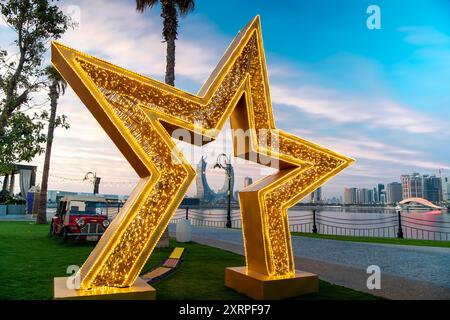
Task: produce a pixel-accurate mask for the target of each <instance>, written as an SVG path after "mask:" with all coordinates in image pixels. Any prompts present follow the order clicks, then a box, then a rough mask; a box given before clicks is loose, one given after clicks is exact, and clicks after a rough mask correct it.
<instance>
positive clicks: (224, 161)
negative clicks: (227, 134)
mask: <svg viewBox="0 0 450 320" xmlns="http://www.w3.org/2000/svg"><path fill="white" fill-rule="evenodd" d="M214 168H220V169H224V170H225V173H226V174H227V178H228V192H227V223H226V227H227V228H231V161H230V158H229V157H228V156H227V155H226V154H225V153H221V154H219V156H218V157H217V161H216V164H215V165H214Z"/></svg>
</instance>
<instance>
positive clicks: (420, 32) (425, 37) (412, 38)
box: [398, 26, 450, 46]
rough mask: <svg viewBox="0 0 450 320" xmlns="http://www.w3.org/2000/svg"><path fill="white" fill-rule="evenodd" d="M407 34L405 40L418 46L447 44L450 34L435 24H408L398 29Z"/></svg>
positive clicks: (449, 40)
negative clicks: (437, 27)
mask: <svg viewBox="0 0 450 320" xmlns="http://www.w3.org/2000/svg"><path fill="white" fill-rule="evenodd" d="M398 31H399V32H401V33H404V34H405V38H404V41H406V42H407V43H410V44H413V45H417V46H430V45H447V44H450V36H448V35H447V34H445V33H443V32H440V31H439V30H437V29H436V28H435V27H433V26H408V27H401V28H399V29H398Z"/></svg>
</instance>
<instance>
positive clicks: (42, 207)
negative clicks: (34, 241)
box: [36, 83, 58, 224]
mask: <svg viewBox="0 0 450 320" xmlns="http://www.w3.org/2000/svg"><path fill="white" fill-rule="evenodd" d="M57 105H58V93H57V91H56V84H55V83H53V84H52V85H51V87H50V107H51V108H50V120H49V123H48V133H47V147H46V149H45V161H44V170H43V172H42V182H41V196H40V197H39V210H38V215H37V217H36V223H37V224H45V223H47V189H48V175H49V171H50V158H51V153H52V144H53V133H54V131H55V119H56V107H57Z"/></svg>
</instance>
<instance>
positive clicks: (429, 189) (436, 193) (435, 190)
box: [422, 175, 442, 203]
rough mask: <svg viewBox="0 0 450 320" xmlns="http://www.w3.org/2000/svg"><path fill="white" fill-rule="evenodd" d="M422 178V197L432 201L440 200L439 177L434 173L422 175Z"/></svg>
mask: <svg viewBox="0 0 450 320" xmlns="http://www.w3.org/2000/svg"><path fill="white" fill-rule="evenodd" d="M422 180H423V182H422V185H423V197H424V198H425V199H427V200H429V201H431V202H434V203H439V202H440V201H442V183H441V178H440V177H436V176H434V175H433V176H429V175H424V176H423V177H422Z"/></svg>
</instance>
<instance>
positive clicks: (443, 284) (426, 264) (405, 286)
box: [169, 225, 450, 299]
mask: <svg viewBox="0 0 450 320" xmlns="http://www.w3.org/2000/svg"><path fill="white" fill-rule="evenodd" d="M169 230H170V233H171V235H172V236H175V225H171V226H170V229H169ZM192 232H193V233H192V234H193V239H192V240H193V241H196V242H199V243H202V244H206V245H209V246H214V247H217V248H221V249H225V250H228V251H232V252H235V253H238V254H242V255H243V254H244V248H243V240H242V233H241V230H236V229H224V228H207V227H193V230H192ZM292 245H293V250H294V256H295V262H296V267H297V269H301V270H304V271H309V272H314V273H317V274H318V275H319V277H320V278H321V279H323V280H326V281H329V282H332V283H335V284H339V285H342V286H345V287H348V288H353V289H355V290H359V291H365V292H369V293H371V294H374V295H378V296H382V297H385V298H388V299H450V269H449V267H448V266H449V265H450V248H440V247H439V248H438V247H421V246H403V245H393V244H378V243H358V242H349V241H337V240H328V239H317V238H306V237H299V236H293V237H292ZM370 265H377V266H379V267H380V269H381V289H380V290H369V289H368V288H367V285H366V282H367V278H368V277H369V274H367V273H366V270H367V267H368V266H370Z"/></svg>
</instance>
